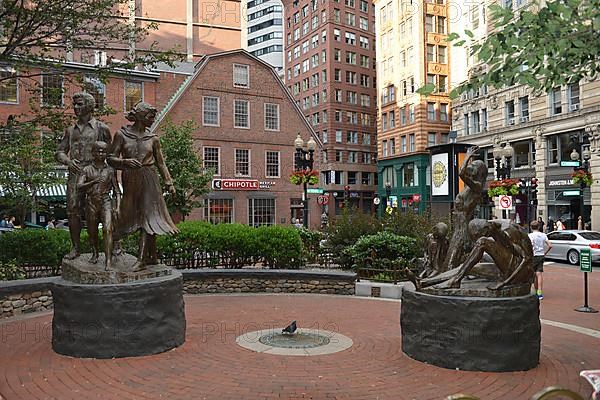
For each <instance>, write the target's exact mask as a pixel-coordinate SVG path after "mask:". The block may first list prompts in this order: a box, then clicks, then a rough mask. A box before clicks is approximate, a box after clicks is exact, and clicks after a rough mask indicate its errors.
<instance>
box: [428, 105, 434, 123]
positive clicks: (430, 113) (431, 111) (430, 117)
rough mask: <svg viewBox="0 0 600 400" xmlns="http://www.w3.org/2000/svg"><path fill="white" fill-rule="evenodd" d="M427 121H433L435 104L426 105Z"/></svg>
mask: <svg viewBox="0 0 600 400" xmlns="http://www.w3.org/2000/svg"><path fill="white" fill-rule="evenodd" d="M427 119H428V120H430V121H435V103H427Z"/></svg>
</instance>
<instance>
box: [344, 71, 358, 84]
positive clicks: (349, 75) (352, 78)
mask: <svg viewBox="0 0 600 400" xmlns="http://www.w3.org/2000/svg"><path fill="white" fill-rule="evenodd" d="M356 76H357V74H356V72H353V71H346V82H347V83H350V84H352V85H356Z"/></svg>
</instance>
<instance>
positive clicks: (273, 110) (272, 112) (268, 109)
mask: <svg viewBox="0 0 600 400" xmlns="http://www.w3.org/2000/svg"><path fill="white" fill-rule="evenodd" d="M265 129H266V130H268V131H278V130H279V104H271V103H265Z"/></svg>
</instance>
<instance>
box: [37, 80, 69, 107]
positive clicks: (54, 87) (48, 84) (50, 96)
mask: <svg viewBox="0 0 600 400" xmlns="http://www.w3.org/2000/svg"><path fill="white" fill-rule="evenodd" d="M63 104H64V103H63V76H62V75H60V74H52V73H49V74H48V73H46V74H43V75H42V105H43V106H48V107H62V106H63Z"/></svg>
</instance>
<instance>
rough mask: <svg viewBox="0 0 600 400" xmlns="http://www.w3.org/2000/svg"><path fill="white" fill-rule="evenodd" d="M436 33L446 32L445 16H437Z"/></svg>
mask: <svg viewBox="0 0 600 400" xmlns="http://www.w3.org/2000/svg"><path fill="white" fill-rule="evenodd" d="M436 19H437V30H436V32H437V33H446V17H441V16H439V15H438V16H437V17H436Z"/></svg>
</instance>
